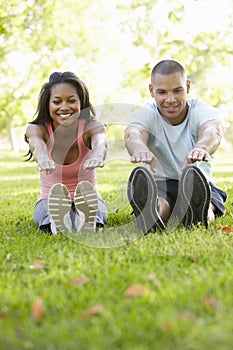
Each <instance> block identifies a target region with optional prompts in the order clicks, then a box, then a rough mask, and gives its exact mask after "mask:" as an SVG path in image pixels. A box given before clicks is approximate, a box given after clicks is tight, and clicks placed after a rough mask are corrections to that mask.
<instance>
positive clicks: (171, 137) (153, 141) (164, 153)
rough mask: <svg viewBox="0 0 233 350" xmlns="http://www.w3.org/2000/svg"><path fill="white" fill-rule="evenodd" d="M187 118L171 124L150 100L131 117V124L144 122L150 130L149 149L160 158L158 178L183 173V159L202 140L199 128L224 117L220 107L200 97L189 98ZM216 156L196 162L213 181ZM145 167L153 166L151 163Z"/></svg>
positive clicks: (157, 167) (157, 169) (171, 177)
mask: <svg viewBox="0 0 233 350" xmlns="http://www.w3.org/2000/svg"><path fill="white" fill-rule="evenodd" d="M187 104H188V106H189V109H188V113H187V115H186V118H185V120H184V121H183V122H182V123H181V124H179V125H176V126H174V125H171V124H169V123H168V122H167V121H166V120H165V119H164V118H163V117H162V116H161V114H160V113H159V111H158V108H157V106H156V103H155V102H153V103H147V104H146V107H145V108H140V109H138V111H137V112H136V113H134V114H132V115H131V116H130V118H129V123H140V124H142V125H143V126H144V127H145V128H146V129H147V130H148V131H149V145H148V146H149V149H150V150H151V151H152V152H153V153H154V154H155V156H156V158H157V164H156V173H155V174H154V176H155V178H156V179H157V180H164V179H174V180H178V179H179V178H180V176H181V168H182V165H183V162H184V160H185V158H186V156H187V154H188V153H189V151H190V150H191V149H192V148H193V147H194V145H195V144H196V142H197V140H198V131H199V127H200V126H201V125H202V124H203V123H205V122H207V121H209V120H213V119H220V118H221V116H220V113H219V112H218V110H217V109H216V108H214V107H212V106H211V105H209V104H208V103H206V102H204V101H202V100H200V99H189V100H187ZM212 158H213V157H212V156H211V159H210V160H209V161H208V162H203V161H202V162H196V163H195V165H196V166H198V167H199V168H200V169H201V170H202V171H203V173H204V174H205V176H206V177H207V179H208V180H209V181H212ZM145 166H146V167H147V168H148V169H150V166H149V165H148V164H145Z"/></svg>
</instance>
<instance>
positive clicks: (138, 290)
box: [125, 283, 148, 298]
mask: <svg viewBox="0 0 233 350" xmlns="http://www.w3.org/2000/svg"><path fill="white" fill-rule="evenodd" d="M146 292H148V289H147V287H146V286H144V285H143V284H141V283H138V284H132V285H131V286H129V287H128V288H127V290H126V291H125V296H126V298H134V297H137V296H142V295H143V294H145V293H146Z"/></svg>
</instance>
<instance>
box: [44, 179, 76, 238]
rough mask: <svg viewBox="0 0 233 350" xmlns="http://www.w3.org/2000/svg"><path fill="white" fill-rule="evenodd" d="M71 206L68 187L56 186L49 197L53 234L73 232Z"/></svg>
mask: <svg viewBox="0 0 233 350" xmlns="http://www.w3.org/2000/svg"><path fill="white" fill-rule="evenodd" d="M71 204H72V201H71V197H70V193H69V191H68V189H67V188H66V186H65V185H63V184H60V183H57V184H54V185H53V186H52V187H51V189H50V191H49V195H48V212H49V216H50V220H51V231H52V233H53V234H55V235H56V234H57V232H64V233H67V232H70V231H72V222H71V217H70V210H71Z"/></svg>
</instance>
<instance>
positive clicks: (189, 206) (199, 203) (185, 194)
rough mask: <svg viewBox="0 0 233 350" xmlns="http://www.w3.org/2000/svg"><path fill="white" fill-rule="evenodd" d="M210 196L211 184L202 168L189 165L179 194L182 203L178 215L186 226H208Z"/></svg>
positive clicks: (181, 181)
mask: <svg viewBox="0 0 233 350" xmlns="http://www.w3.org/2000/svg"><path fill="white" fill-rule="evenodd" d="M210 197H211V191H210V186H209V183H208V181H207V179H206V178H205V176H204V175H203V173H202V172H201V170H200V169H198V168H197V167H195V166H193V165H188V166H187V167H186V168H185V170H184V172H183V174H182V176H181V180H180V186H179V194H178V198H179V199H180V201H181V203H182V205H181V206H180V214H178V217H180V218H181V220H182V222H183V224H184V226H185V227H187V226H192V225H197V224H202V225H204V226H205V227H208V209H209V205H210Z"/></svg>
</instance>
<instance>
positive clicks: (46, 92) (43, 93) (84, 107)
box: [24, 72, 96, 159]
mask: <svg viewBox="0 0 233 350" xmlns="http://www.w3.org/2000/svg"><path fill="white" fill-rule="evenodd" d="M61 83H68V84H71V85H72V86H74V87H75V89H76V91H77V94H78V96H79V99H80V105H81V112H80V115H79V118H84V119H86V120H87V121H88V120H91V119H95V116H96V113H95V109H94V107H93V106H92V104H91V102H90V98H89V92H88V89H87V86H86V85H85V84H84V82H83V81H82V80H80V79H79V78H78V77H77V75H75V74H74V73H72V72H63V73H62V72H54V73H52V74H51V75H50V77H49V81H48V82H47V83H45V84H44V85H43V86H42V88H41V90H40V94H39V99H38V105H37V109H36V113H35V115H34V116H35V119H34V120H32V121H31V122H30V123H29V124H41V125H45V124H46V123H47V122H52V118H51V116H50V113H49V100H50V96H51V89H52V87H53V86H54V85H57V84H61ZM24 139H25V141H26V142H27V143H28V139H27V137H26V135H25V137H24ZM27 155H28V156H29V159H31V157H32V154H31V151H30V150H29V152H28V154H27Z"/></svg>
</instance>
